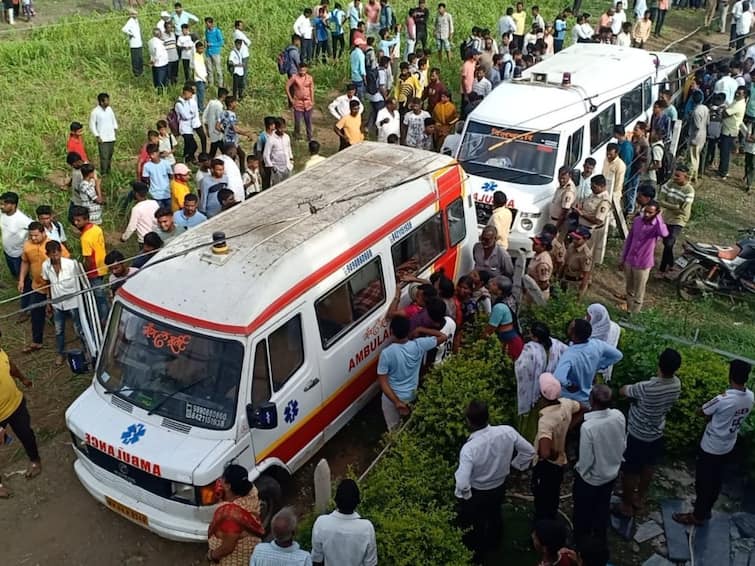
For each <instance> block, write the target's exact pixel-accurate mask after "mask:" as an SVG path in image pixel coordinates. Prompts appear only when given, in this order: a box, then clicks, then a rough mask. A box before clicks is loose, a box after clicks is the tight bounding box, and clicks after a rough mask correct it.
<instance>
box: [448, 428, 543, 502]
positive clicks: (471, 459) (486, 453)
mask: <svg viewBox="0 0 755 566" xmlns="http://www.w3.org/2000/svg"><path fill="white" fill-rule="evenodd" d="M514 452H516V457H514ZM534 457H535V449H534V448H533V447H532V444H530V443H529V442H527V441H526V440H525V439H524V437H522V435H520V434H519V433H518V432H517V431H516V430H515V429H513V428H512V427H510V426H508V425H499V426H490V425H488V426H486V427H485V428H483V429H480V430H476V431H474V432H473V433H472V434H470V435H469V439H468V440H467V441H466V442H465V443H464V446H462V447H461V453H460V454H459V467H458V468H456V472H455V473H454V478H455V479H456V488H455V491H454V494H455V495H456V497H459V498H461V499H469V498H470V497H472V489H485V490H487V489H495V488H496V487H499V486H501V485H503V482H504V481H506V477H507V476H508V475H509V470H510V469H511V466H513V467H514V468H516V469H517V470H526V469H527V468H529V466H530V464H531V463H532V460H533V458H534Z"/></svg>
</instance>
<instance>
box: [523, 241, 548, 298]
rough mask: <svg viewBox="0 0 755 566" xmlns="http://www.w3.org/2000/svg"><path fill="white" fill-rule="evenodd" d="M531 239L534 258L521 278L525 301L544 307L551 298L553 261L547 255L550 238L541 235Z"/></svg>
mask: <svg viewBox="0 0 755 566" xmlns="http://www.w3.org/2000/svg"><path fill="white" fill-rule="evenodd" d="M531 239H532V251H533V252H535V257H533V258H532V259H531V260H530V264H529V266H527V273H526V274H525V275H524V276H523V277H522V285H523V286H524V289H525V291H526V294H525V301H526V302H528V303H532V302H534V303H535V304H537V305H544V304H545V303H547V302H548V299H549V298H550V296H551V292H550V289H551V276H552V275H553V260H552V259H551V256H550V253H549V252H550V249H551V236H550V235H549V234H544V233H543V234H538V235H537V236H534V237H533V238H531Z"/></svg>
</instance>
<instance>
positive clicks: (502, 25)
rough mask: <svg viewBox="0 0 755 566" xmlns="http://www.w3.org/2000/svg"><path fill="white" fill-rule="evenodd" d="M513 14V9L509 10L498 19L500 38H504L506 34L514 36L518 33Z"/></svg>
mask: <svg viewBox="0 0 755 566" xmlns="http://www.w3.org/2000/svg"><path fill="white" fill-rule="evenodd" d="M513 13H514V9H513V8H507V9H506V13H505V14H504V15H503V16H501V17H500V18H499V19H498V37H503V34H505V33H509V34H511V35H513V34H514V33H515V32H516V23H515V22H514V18H512V17H511V14H513Z"/></svg>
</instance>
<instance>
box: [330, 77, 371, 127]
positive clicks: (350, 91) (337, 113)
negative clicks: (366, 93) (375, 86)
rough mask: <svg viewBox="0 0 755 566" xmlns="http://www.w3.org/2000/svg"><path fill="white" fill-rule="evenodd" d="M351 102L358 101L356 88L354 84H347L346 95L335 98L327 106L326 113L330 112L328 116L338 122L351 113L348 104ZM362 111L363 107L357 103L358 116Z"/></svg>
mask: <svg viewBox="0 0 755 566" xmlns="http://www.w3.org/2000/svg"><path fill="white" fill-rule="evenodd" d="M352 100H357V101H358V100H359V99H358V98H357V87H356V85H355V84H354V83H349V84H347V85H346V94H342V95H340V96H337V97H336V98H335V100H333V102H331V103H330V104H328V112H330V115H331V116H333V118H335V119H336V120H340V119H341V118H343V117H344V116H348V115H349V114H350V113H351V107H350V106H349V103H350V102H351V101H352ZM363 111H364V106H362V103H361V102H359V114H362V112H363Z"/></svg>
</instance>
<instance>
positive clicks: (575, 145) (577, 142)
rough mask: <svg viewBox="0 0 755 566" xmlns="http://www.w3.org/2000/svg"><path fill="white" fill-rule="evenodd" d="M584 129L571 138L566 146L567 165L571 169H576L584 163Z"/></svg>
mask: <svg viewBox="0 0 755 566" xmlns="http://www.w3.org/2000/svg"><path fill="white" fill-rule="evenodd" d="M584 132H585V129H584V128H580V129H578V130H577V131H576V132H574V133H573V134H572V135H571V136H569V141H568V142H567V144H566V163H564V165H566V166H567V167H569V168H570V169H576V168H577V166H578V165H579V164H580V162H581V161H582V141H583V138H584Z"/></svg>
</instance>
